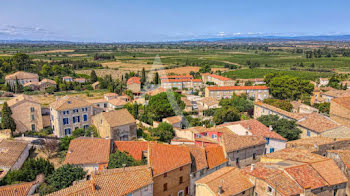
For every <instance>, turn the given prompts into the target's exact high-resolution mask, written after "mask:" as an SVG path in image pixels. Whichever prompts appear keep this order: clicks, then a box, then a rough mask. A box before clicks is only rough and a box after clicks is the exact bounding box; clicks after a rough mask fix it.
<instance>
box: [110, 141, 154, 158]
mask: <svg viewBox="0 0 350 196" xmlns="http://www.w3.org/2000/svg"><path fill="white" fill-rule="evenodd" d="M114 146H115V149H114V150H116V149H117V150H119V151H121V152H124V151H125V152H128V153H129V154H130V155H131V156H132V157H133V158H134V159H136V160H142V152H143V151H147V150H148V143H147V142H141V141H114Z"/></svg>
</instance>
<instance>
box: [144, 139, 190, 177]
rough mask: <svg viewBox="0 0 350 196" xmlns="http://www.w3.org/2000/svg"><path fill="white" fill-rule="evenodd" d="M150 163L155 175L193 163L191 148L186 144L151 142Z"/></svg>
mask: <svg viewBox="0 0 350 196" xmlns="http://www.w3.org/2000/svg"><path fill="white" fill-rule="evenodd" d="M148 153H149V155H148V156H149V165H150V166H151V167H152V169H153V176H158V175H160V174H163V173H165V172H169V171H171V170H174V169H176V168H179V167H181V166H185V165H187V164H191V162H192V161H191V156H190V150H189V149H188V148H187V147H186V146H176V145H168V144H157V143H149V151H148Z"/></svg>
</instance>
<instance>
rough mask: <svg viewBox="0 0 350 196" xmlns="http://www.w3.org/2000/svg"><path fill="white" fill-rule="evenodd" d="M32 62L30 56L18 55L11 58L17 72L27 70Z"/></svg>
mask: <svg viewBox="0 0 350 196" xmlns="http://www.w3.org/2000/svg"><path fill="white" fill-rule="evenodd" d="M30 63H31V60H30V58H29V56H28V55H26V54H23V53H17V54H15V55H13V57H12V58H11V64H12V65H13V66H15V68H16V69H17V70H26V69H27V68H28V67H29V66H30Z"/></svg>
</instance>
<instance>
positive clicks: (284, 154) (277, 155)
mask: <svg viewBox="0 0 350 196" xmlns="http://www.w3.org/2000/svg"><path fill="white" fill-rule="evenodd" d="M264 158H267V159H268V160H271V159H277V160H290V161H298V162H303V163H314V162H319V161H324V160H327V159H328V158H326V157H323V156H321V155H318V154H314V153H312V152H311V151H308V150H301V149H295V148H285V149H283V150H279V151H277V152H274V153H269V154H266V155H265V156H263V157H262V158H261V161H262V162H264V161H263V160H264Z"/></svg>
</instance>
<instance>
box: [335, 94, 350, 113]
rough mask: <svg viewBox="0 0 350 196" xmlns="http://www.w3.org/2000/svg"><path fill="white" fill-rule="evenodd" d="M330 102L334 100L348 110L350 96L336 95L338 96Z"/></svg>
mask: <svg viewBox="0 0 350 196" xmlns="http://www.w3.org/2000/svg"><path fill="white" fill-rule="evenodd" d="M331 102H335V103H337V104H339V105H341V106H343V107H344V108H346V109H348V110H350V97H338V98H335V99H332V101H331Z"/></svg>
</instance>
